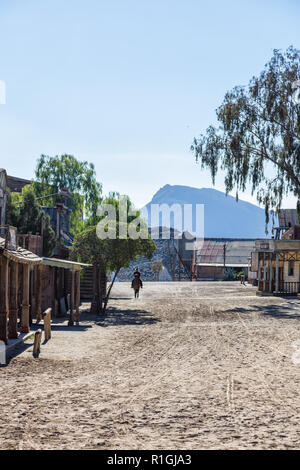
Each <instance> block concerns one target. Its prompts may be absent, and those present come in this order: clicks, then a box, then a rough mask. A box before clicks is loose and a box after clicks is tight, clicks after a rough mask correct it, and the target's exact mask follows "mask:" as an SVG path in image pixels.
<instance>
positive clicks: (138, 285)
mask: <svg viewBox="0 0 300 470" xmlns="http://www.w3.org/2000/svg"><path fill="white" fill-rule="evenodd" d="M131 288H132V289H134V297H135V298H138V297H139V295H140V293H139V291H140V289H142V288H143V283H142V280H141V273H140V272H139V270H138V268H136V270H135V271H134V273H133V280H132V283H131Z"/></svg>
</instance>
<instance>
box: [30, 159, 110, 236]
mask: <svg viewBox="0 0 300 470" xmlns="http://www.w3.org/2000/svg"><path fill="white" fill-rule="evenodd" d="M35 177H36V178H35V182H34V183H33V184H34V188H35V192H36V195H37V196H38V197H39V198H41V197H43V196H44V197H43V198H42V199H41V202H42V203H43V204H44V205H55V204H56V202H58V201H59V196H58V193H59V192H60V190H61V188H67V189H68V190H69V191H71V192H72V193H73V197H72V199H71V207H70V208H71V209H72V212H71V215H70V231H71V233H72V234H75V233H78V232H80V231H81V230H82V229H83V228H84V221H83V216H84V218H86V219H89V218H91V219H93V218H94V217H95V216H96V212H97V207H98V205H99V203H100V202H101V193H102V185H101V184H100V183H98V182H97V180H96V172H95V167H94V165H93V164H92V163H88V162H86V161H83V162H81V161H79V160H77V159H76V158H75V157H74V156H73V155H61V156H55V157H49V156H46V155H41V156H40V158H39V159H38V162H37V167H36V172H35ZM53 194H54V196H51V195H53ZM45 196H47V197H45ZM49 196H50V197H49Z"/></svg>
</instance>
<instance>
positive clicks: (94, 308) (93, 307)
mask: <svg viewBox="0 0 300 470" xmlns="http://www.w3.org/2000/svg"><path fill="white" fill-rule="evenodd" d="M97 282H98V280H97V265H96V263H95V262H94V264H93V300H92V303H91V314H93V315H97V313H98V312H97V289H98V288H97Z"/></svg>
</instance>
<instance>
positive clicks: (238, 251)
mask: <svg viewBox="0 0 300 470" xmlns="http://www.w3.org/2000/svg"><path fill="white" fill-rule="evenodd" d="M224 247H225V248H224ZM224 250H225V266H227V267H244V266H248V259H249V257H250V256H251V252H252V251H254V250H255V240H254V239H253V240H251V239H249V240H244V239H231V240H226V239H225V240H221V239H219V240H216V239H206V240H204V242H203V245H202V247H201V248H200V249H199V250H198V251H197V265H199V266H224Z"/></svg>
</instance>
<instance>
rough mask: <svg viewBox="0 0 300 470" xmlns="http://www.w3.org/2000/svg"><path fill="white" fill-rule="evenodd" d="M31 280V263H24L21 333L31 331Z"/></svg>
mask: <svg viewBox="0 0 300 470" xmlns="http://www.w3.org/2000/svg"><path fill="white" fill-rule="evenodd" d="M29 281H30V265H29V264H23V296H22V320H21V333H29Z"/></svg>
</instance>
